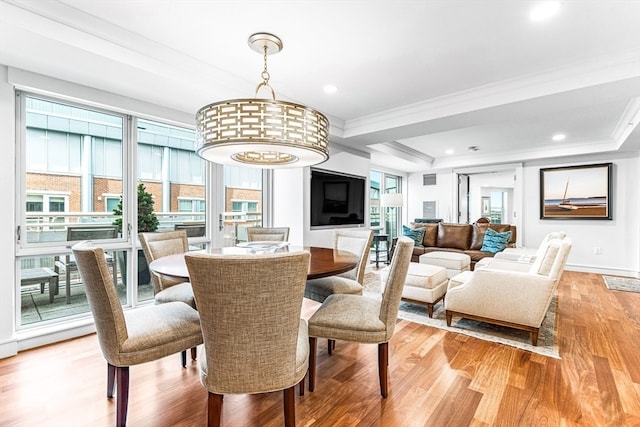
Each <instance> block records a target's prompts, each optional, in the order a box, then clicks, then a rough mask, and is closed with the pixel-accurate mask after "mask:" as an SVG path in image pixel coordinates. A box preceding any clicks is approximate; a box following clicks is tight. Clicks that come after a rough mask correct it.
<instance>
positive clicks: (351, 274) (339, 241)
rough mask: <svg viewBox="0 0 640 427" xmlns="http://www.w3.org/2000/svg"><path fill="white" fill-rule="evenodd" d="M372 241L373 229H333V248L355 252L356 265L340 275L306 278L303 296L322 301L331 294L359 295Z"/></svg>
mask: <svg viewBox="0 0 640 427" xmlns="http://www.w3.org/2000/svg"><path fill="white" fill-rule="evenodd" d="M372 241H373V230H335V231H334V232H333V248H334V249H336V250H340V251H348V252H352V253H354V254H356V255H357V256H358V257H359V261H358V265H356V267H355V268H354V269H353V270H350V271H347V272H346V273H343V274H340V275H336V276H328V277H321V278H319V279H310V280H307V285H306V287H305V291H304V296H305V297H307V298H309V299H312V300H314V301H318V302H323V301H324V300H325V299H326V298H327V297H328V296H329V295H332V294H354V295H361V294H362V290H363V289H364V288H363V281H364V271H365V269H366V268H367V263H368V260H369V251H370V250H371V243H372Z"/></svg>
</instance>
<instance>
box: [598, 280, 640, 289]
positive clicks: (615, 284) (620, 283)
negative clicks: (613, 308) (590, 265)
mask: <svg viewBox="0 0 640 427" xmlns="http://www.w3.org/2000/svg"><path fill="white" fill-rule="evenodd" d="M602 277H603V278H604V284H605V286H606V287H607V289H611V290H612V291H626V292H640V279H634V278H633V277H614V276H602Z"/></svg>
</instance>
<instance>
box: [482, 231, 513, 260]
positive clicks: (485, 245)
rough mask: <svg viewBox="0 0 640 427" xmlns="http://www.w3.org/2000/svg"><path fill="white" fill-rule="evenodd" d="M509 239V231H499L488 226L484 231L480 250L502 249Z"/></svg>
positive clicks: (495, 250) (492, 250)
mask: <svg viewBox="0 0 640 427" xmlns="http://www.w3.org/2000/svg"><path fill="white" fill-rule="evenodd" d="M510 239H511V231H504V232H502V233H499V232H497V231H495V230H494V229H492V228H488V229H487V231H486V232H485V233H484V241H483V242H482V248H481V250H482V251H483V252H491V253H494V254H495V253H496V252H500V251H503V250H504V248H506V247H507V245H508V244H509V240H510Z"/></svg>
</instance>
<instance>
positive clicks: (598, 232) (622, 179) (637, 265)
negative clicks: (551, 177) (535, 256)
mask: <svg viewBox="0 0 640 427" xmlns="http://www.w3.org/2000/svg"><path fill="white" fill-rule="evenodd" d="M607 162H612V163H613V195H612V203H613V206H612V213H613V220H611V221H607V220H549V219H545V220H542V219H540V199H539V197H540V196H539V194H540V193H539V191H540V188H539V187H540V185H539V179H540V168H546V167H559V166H567V165H580V164H595V163H607ZM639 169H640V157H639V156H638V153H636V154H634V155H633V156H631V157H628V156H625V155H624V154H622V153H619V154H617V155H610V156H602V155H601V156H597V157H595V156H591V157H588V156H585V157H581V158H575V159H563V161H562V162H548V163H545V164H540V163H536V164H535V165H525V168H524V177H523V179H524V184H525V188H526V189H527V192H526V195H525V197H524V200H523V201H524V209H523V217H522V220H523V224H524V225H523V227H522V228H523V230H521V231H520V230H519V231H518V232H519V233H521V235H522V237H523V243H524V245H525V246H536V245H537V243H538V242H540V241H541V240H542V238H543V237H544V236H545V235H546V234H547V233H549V232H551V231H556V230H563V231H565V232H566V233H567V234H568V235H569V236H570V237H571V238H572V240H573V247H572V248H571V253H570V255H569V260H568V264H569V265H570V267H571V268H572V269H574V270H579V271H596V272H602V273H607V274H623V275H632V276H636V277H640V221H639V219H638V216H639V212H640V192H639V190H638V187H639V186H638V183H639V182H640V175H639V173H638V170H639ZM594 247H600V248H601V255H595V254H594V249H593V248H594Z"/></svg>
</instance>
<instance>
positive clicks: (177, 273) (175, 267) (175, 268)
mask: <svg viewBox="0 0 640 427" xmlns="http://www.w3.org/2000/svg"><path fill="white" fill-rule="evenodd" d="M302 250H307V251H309V253H310V254H311V257H310V259H309V271H308V273H307V279H317V278H319V277H327V276H334V275H336V274H340V273H345V272H347V271H349V270H352V269H354V268H355V267H356V266H357V265H358V261H359V257H358V256H357V255H356V254H354V253H352V252H347V251H340V250H337V249H331V248H320V247H316V246H285V247H282V248H278V249H277V251H276V252H278V253H279V252H295V251H302ZM197 252H204V253H212V254H221V255H254V254H256V251H255V250H253V249H252V248H251V247H235V246H230V247H224V248H210V249H205V250H202V251H197ZM185 253H188V252H185ZM185 253H180V254H174V255H167V256H165V257H161V258H158V259H156V260H154V261H152V262H151V264H149V269H150V270H151V271H153V272H154V273H156V274H158V275H160V276H163V277H168V278H175V279H185V280H189V270H188V269H187V264H186V262H185V260H184V255H185Z"/></svg>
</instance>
